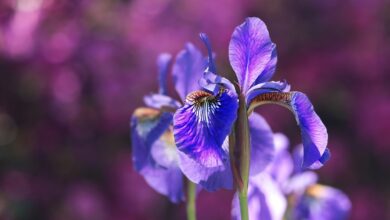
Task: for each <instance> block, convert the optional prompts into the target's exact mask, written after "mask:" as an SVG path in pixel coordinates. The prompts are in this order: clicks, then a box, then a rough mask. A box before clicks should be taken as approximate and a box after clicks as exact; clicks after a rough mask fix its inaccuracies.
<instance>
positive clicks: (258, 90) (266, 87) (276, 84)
mask: <svg viewBox="0 0 390 220" xmlns="http://www.w3.org/2000/svg"><path fill="white" fill-rule="evenodd" d="M290 88H291V87H290V85H289V84H288V83H287V82H286V81H270V82H264V83H259V84H256V85H255V86H252V87H251V88H250V89H249V90H248V92H247V93H246V103H251V102H252V99H254V98H255V97H256V96H259V95H261V94H264V93H269V92H289V91H290Z"/></svg>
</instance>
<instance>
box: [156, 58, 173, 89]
mask: <svg viewBox="0 0 390 220" xmlns="http://www.w3.org/2000/svg"><path fill="white" fill-rule="evenodd" d="M171 59H172V56H171V55H170V54H168V53H163V54H160V55H159V56H158V58H157V67H158V71H159V73H158V81H159V93H160V94H164V95H167V94H168V87H167V75H168V70H169V64H170V62H171Z"/></svg>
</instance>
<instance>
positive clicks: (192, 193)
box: [187, 180, 196, 220]
mask: <svg viewBox="0 0 390 220" xmlns="http://www.w3.org/2000/svg"><path fill="white" fill-rule="evenodd" d="M187 187H188V188H187V219H188V220H196V184H195V183H193V182H191V181H190V180H188V184H187Z"/></svg>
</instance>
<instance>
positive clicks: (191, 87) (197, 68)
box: [172, 43, 207, 100]
mask: <svg viewBox="0 0 390 220" xmlns="http://www.w3.org/2000/svg"><path fill="white" fill-rule="evenodd" d="M206 66H207V59H205V58H204V57H203V56H202V54H201V52H200V51H199V50H198V49H197V48H196V47H195V46H194V45H192V44H191V43H188V44H187V45H186V47H185V49H184V50H182V51H180V52H179V54H178V55H177V57H176V61H175V63H174V65H173V71H172V74H173V79H174V83H175V88H176V91H177V92H178V93H179V96H180V98H181V99H182V100H185V98H186V96H187V94H189V93H191V92H193V91H196V90H199V85H198V81H199V79H200V78H201V77H202V74H203V72H204V70H205V69H206Z"/></svg>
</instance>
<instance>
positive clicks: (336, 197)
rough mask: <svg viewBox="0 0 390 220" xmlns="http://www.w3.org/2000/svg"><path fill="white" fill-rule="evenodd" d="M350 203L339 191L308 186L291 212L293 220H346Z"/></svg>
mask: <svg viewBox="0 0 390 220" xmlns="http://www.w3.org/2000/svg"><path fill="white" fill-rule="evenodd" d="M350 209H351V201H350V200H349V199H348V197H347V196H346V195H345V194H344V193H343V192H342V191H340V190H338V189H335V188H332V187H329V186H323V185H313V186H310V187H309V188H308V189H307V190H306V193H305V194H304V195H303V196H302V197H301V198H300V199H299V200H298V201H297V204H296V205H295V207H294V208H293V209H292V210H291V211H292V213H291V216H292V217H293V218H294V219H310V220H346V219H348V217H349V212H350Z"/></svg>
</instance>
